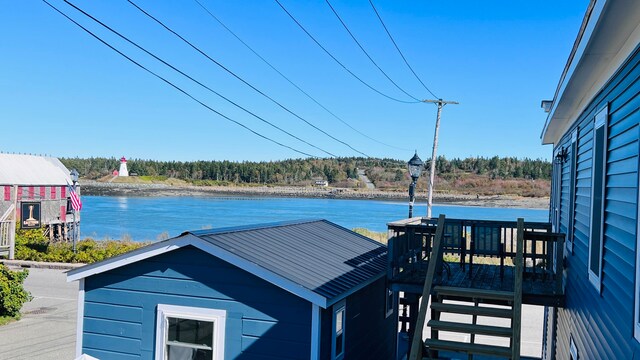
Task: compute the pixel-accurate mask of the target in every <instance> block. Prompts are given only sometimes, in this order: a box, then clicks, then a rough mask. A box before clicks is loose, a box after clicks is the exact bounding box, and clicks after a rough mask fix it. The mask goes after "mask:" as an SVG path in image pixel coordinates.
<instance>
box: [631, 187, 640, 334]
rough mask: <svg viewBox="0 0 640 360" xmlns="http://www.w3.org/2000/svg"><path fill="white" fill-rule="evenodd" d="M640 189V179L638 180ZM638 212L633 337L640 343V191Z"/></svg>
mask: <svg viewBox="0 0 640 360" xmlns="http://www.w3.org/2000/svg"><path fill="white" fill-rule="evenodd" d="M638 189H640V177H639V178H638ZM636 205H637V210H638V211H637V212H636V223H637V228H636V286H635V291H636V292H635V294H634V299H635V302H634V310H633V319H634V321H633V337H635V338H636V341H638V342H640V219H639V218H640V191H639V192H638V202H637V204H636Z"/></svg>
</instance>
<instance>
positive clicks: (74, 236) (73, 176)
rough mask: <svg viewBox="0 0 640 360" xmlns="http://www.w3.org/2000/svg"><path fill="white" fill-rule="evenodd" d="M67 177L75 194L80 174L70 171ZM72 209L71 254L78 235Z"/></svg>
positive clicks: (74, 249) (74, 212)
mask: <svg viewBox="0 0 640 360" xmlns="http://www.w3.org/2000/svg"><path fill="white" fill-rule="evenodd" d="M69 175H70V176H71V181H72V182H73V192H76V190H77V189H76V186H77V184H78V176H79V175H80V174H78V170H76V169H72V170H71V172H70V173H69ZM72 209H73V232H72V233H71V237H72V241H73V252H74V253H75V252H76V239H77V234H78V224H76V209H74V208H73V207H72Z"/></svg>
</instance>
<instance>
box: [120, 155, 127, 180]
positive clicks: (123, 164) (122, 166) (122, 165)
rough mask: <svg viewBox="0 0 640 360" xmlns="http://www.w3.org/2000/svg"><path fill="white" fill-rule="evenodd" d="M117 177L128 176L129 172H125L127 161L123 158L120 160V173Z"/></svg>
mask: <svg viewBox="0 0 640 360" xmlns="http://www.w3.org/2000/svg"><path fill="white" fill-rule="evenodd" d="M118 176H129V170H127V159H126V158H125V157H124V156H123V157H122V158H120V171H118Z"/></svg>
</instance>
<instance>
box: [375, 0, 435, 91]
mask: <svg viewBox="0 0 640 360" xmlns="http://www.w3.org/2000/svg"><path fill="white" fill-rule="evenodd" d="M369 4H371V7H372V8H373V11H374V12H375V13H376V16H377V17H378V20H380V24H382V27H383V28H384V31H386V32H387V35H388V36H389V39H390V40H391V42H392V43H393V46H395V47H396V50H398V54H400V56H401V57H402V60H404V63H405V64H406V65H407V67H408V68H409V70H411V73H412V74H413V76H415V78H416V79H418V81H419V82H420V84H422V86H423V87H424V88H425V89H426V90H427V91H428V92H429V94H431V95H433V97H434V98H436V99H439V97H438V96H437V95H436V94H434V93H433V91H431V90H430V89H429V88H428V87H427V85H425V84H424V82H422V79H420V77H419V76H418V74H416V72H415V71H414V70H413V68H412V67H411V65H409V62H408V61H407V58H406V57H404V54H403V53H402V51H400V47H399V46H398V44H396V41H395V40H394V39H393V36H391V32H389V29H387V26H386V25H385V24H384V21H382V17H381V16H380V13H378V10H377V9H376V7H375V5H373V1H372V0H369Z"/></svg>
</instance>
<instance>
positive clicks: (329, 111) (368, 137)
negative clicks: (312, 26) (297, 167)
mask: <svg viewBox="0 0 640 360" xmlns="http://www.w3.org/2000/svg"><path fill="white" fill-rule="evenodd" d="M193 1H194V2H196V3H197V4H198V5H199V6H200V7H201V8H202V9H203V10H204V11H205V12H206V13H207V14H209V16H210V17H211V18H213V19H214V20H215V21H216V22H217V23H218V24H220V26H222V27H223V28H224V29H225V30H227V32H229V33H230V34H231V35H232V36H233V37H235V38H236V39H237V40H238V41H239V42H240V43H241V44H242V45H244V46H245V47H246V48H247V49H248V50H249V51H251V52H252V53H253V54H254V55H255V56H257V57H258V58H259V59H260V60H262V62H264V63H265V64H266V65H267V66H269V67H270V68H271V69H272V70H273V71H275V72H276V73H277V74H278V75H280V76H281V77H282V78H283V79H285V80H286V81H287V82H289V84H291V85H292V86H293V87H295V88H296V89H298V90H299V91H300V92H301V93H302V94H304V95H305V96H306V97H308V98H309V99H310V100H311V101H313V102H314V103H315V104H316V105H318V106H319V107H321V108H322V109H323V110H324V111H326V112H327V113H328V114H329V115H331V116H333V117H334V118H335V119H337V120H338V121H340V122H341V123H343V124H344V125H345V126H347V127H348V128H350V129H351V130H353V131H355V132H357V133H358V134H360V135H362V136H364V137H366V138H367V139H369V140H372V141H374V142H377V143H378V144H381V145H384V146H387V147H390V148H393V149H396V150H404V151H409V149H405V148H401V147H397V146H394V145H391V144H387V143H385V142H383V141H380V140H378V139H375V138H373V137H371V136H369V135H367V134H365V133H363V132H361V131H360V130H358V129H357V128H355V127H353V126H351V124H349V123H348V122H347V121H345V120H344V119H342V118H341V117H339V116H338V115H336V114H335V113H334V112H333V111H331V110H329V109H328V108H327V107H326V106H324V105H323V104H321V103H320V102H319V101H318V100H316V99H315V98H314V97H313V96H311V95H310V94H309V93H307V92H306V91H305V90H304V89H302V88H301V87H300V86H299V85H298V84H296V83H295V82H293V81H292V80H291V79H289V77H287V76H286V75H285V74H283V73H282V72H281V71H280V70H278V69H277V68H276V67H275V66H274V65H272V64H271V63H270V62H269V61H268V60H267V59H265V58H264V57H263V56H262V55H260V54H259V53H258V52H257V51H256V50H254V49H253V48H252V47H251V46H250V45H249V44H247V43H246V42H245V41H244V40H242V38H240V37H239V36H238V35H237V34H236V33H235V32H234V31H233V30H231V29H230V28H229V27H228V26H227V25H225V23H224V22H222V20H220V18H218V17H217V16H216V15H215V14H213V13H212V12H211V11H210V10H209V9H208V8H207V7H206V6H204V5H203V4H202V3H201V2H200V1H199V0H193Z"/></svg>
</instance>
